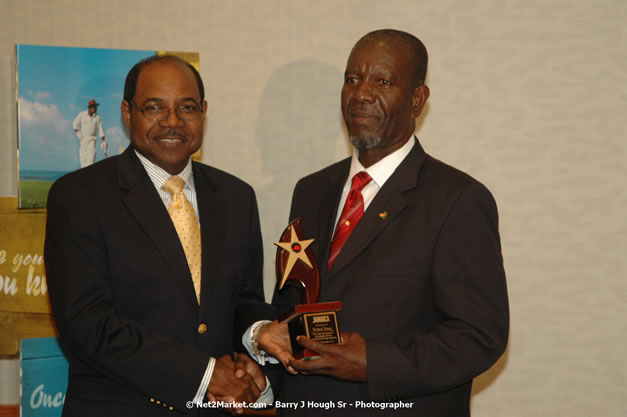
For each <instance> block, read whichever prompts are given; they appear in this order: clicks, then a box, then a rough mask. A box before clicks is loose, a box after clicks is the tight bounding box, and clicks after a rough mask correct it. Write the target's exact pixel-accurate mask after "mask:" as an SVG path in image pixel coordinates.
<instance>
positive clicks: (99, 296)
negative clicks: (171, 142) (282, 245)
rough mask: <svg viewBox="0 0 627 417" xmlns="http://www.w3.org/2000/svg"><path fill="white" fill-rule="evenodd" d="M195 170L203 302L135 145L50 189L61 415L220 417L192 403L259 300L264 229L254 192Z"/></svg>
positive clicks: (223, 176)
mask: <svg viewBox="0 0 627 417" xmlns="http://www.w3.org/2000/svg"><path fill="white" fill-rule="evenodd" d="M193 175H194V182H195V187H196V191H197V200H198V210H199V217H200V219H199V220H200V224H201V234H202V289H201V292H202V294H201V300H200V306H199V305H198V302H197V301H196V296H195V293H194V288H193V284H192V280H191V275H190V272H189V268H188V266H187V261H186V258H185V254H184V252H183V248H182V246H181V244H180V242H179V239H178V235H177V234H176V230H175V228H174V226H173V224H172V222H171V220H170V217H169V215H168V212H167V209H166V207H165V206H164V204H163V202H162V201H161V199H160V197H159V195H158V193H157V191H156V190H155V187H154V185H153V183H152V182H151V180H150V178H149V177H148V174H147V173H146V171H145V169H144V168H143V166H142V165H141V162H140V161H139V159H138V158H137V156H136V155H135V153H134V151H133V148H132V146H131V147H129V149H127V151H126V152H125V153H124V154H122V155H120V156H117V157H112V158H108V159H106V160H104V161H102V162H99V163H97V164H95V165H92V166H90V167H88V168H86V169H81V170H78V171H75V172H72V173H70V174H68V175H66V176H64V177H63V178H61V179H59V180H58V181H57V182H55V184H54V185H53V186H52V188H51V190H50V193H49V197H48V222H47V227H46V241H45V251H44V254H45V261H46V268H47V279H48V285H49V293H50V301H51V305H52V311H53V314H54V317H55V320H56V323H57V326H58V329H59V333H60V336H61V339H62V342H63V343H64V344H65V346H66V347H67V349H68V350H69V352H70V355H69V361H70V375H69V387H68V392H67V398H66V401H65V410H64V416H92V417H93V416H99V415H103V416H104V415H106V416H127V415H128V416H140V415H159V414H161V413H163V414H166V415H170V416H171V415H173V414H177V413H178V412H183V413H191V414H192V415H195V414H199V413H200V415H211V414H213V413H218V412H216V411H214V410H210V409H209V410H203V411H202V412H199V410H198V409H194V410H189V409H188V408H187V407H186V402H187V401H190V400H192V398H193V397H194V395H195V394H196V391H197V389H198V387H199V384H200V381H201V379H202V376H203V374H204V372H205V370H206V365H207V362H208V360H209V357H210V356H214V357H216V358H219V357H221V356H223V355H225V354H231V353H232V352H233V350H234V338H237V337H241V333H240V334H239V335H236V334H234V333H235V331H234V326H235V315H236V310H239V309H245V307H246V306H247V305H256V304H263V287H262V263H263V257H262V244H261V234H260V229H259V218H258V212H257V203H256V199H255V195H254V191H253V190H252V188H251V187H250V186H249V185H247V184H245V183H244V182H242V181H240V180H239V179H237V178H235V177H233V176H231V175H229V174H227V173H225V172H222V171H219V170H217V169H215V168H212V167H209V166H206V165H202V164H199V163H195V162H194V163H193ZM247 324H248V323H246V324H243V325H241V327H243V328H245V327H246V325H247ZM203 326H206V331H203V329H202V327H203ZM170 407H172V408H173V409H174V410H173V411H174V412H173V413H172V412H171V411H170ZM219 414H220V415H222V414H221V413H219Z"/></svg>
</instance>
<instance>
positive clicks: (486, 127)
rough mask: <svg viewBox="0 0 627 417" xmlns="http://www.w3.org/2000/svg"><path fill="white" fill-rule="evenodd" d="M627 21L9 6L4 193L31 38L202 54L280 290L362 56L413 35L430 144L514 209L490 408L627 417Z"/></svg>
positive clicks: (399, 6) (222, 157) (619, 16)
mask: <svg viewBox="0 0 627 417" xmlns="http://www.w3.org/2000/svg"><path fill="white" fill-rule="evenodd" d="M626 21H627V3H626V2H625V1H623V0H616V1H611V0H596V1H593V0H579V1H565V0H553V1H550V0H548V1H547V0H528V1H517V0H513V1H509V0H508V1H503V0H477V1H452V0H424V1H416V0H402V1H395V0H388V1H373V0H361V1H337V0H333V1H332V0H321V1H268V0H260V1H256V2H253V1H244V0H236V1H206V0H188V1H185V2H177V1H154V0H153V1H143V0H141V1H135V2H129V1H120V0H115V1H99V2H86V1H77V0H56V1H54V2H53V1H50V2H43V1H28V0H20V1H12V0H9V1H7V0H4V1H2V13H0V27H1V28H2V30H1V34H0V58H2V60H0V80H1V83H0V84H1V85H0V92H2V94H3V96H2V97H1V98H0V104H1V105H2V107H0V121H3V125H2V127H1V128H0V132H2V133H1V134H2V137H0V152H2V155H0V164H1V165H0V178H1V179H0V195H1V194H11V193H14V192H15V186H14V185H12V184H13V182H14V179H15V175H14V169H15V168H14V167H15V162H14V153H13V149H14V143H15V139H14V136H13V135H14V131H15V126H14V122H13V121H14V115H12V114H11V113H10V111H11V110H12V109H13V107H12V106H13V105H12V103H13V102H12V100H14V95H12V96H11V95H10V94H9V96H8V99H5V94H6V91H10V88H9V87H8V86H7V83H8V82H10V77H9V74H8V73H7V71H8V70H7V68H9V69H10V64H9V60H12V59H13V56H14V47H15V44H16V43H31V44H45V45H63V46H85V47H102V48H128V49H166V50H190V51H198V52H200V63H201V73H202V75H203V78H204V80H205V83H206V90H207V95H208V100H209V123H208V127H207V129H206V136H205V145H204V148H203V158H202V159H203V160H204V161H205V162H207V163H210V164H213V165H216V166H218V167H220V168H223V169H226V170H228V171H231V172H233V173H235V174H237V175H239V176H241V177H242V178H244V179H245V180H247V181H248V182H250V183H251V184H252V185H253V186H254V187H255V189H256V190H257V194H258V199H259V203H260V210H261V216H262V227H263V233H264V245H265V247H266V264H267V267H266V275H267V276H266V280H267V286H266V288H267V289H270V288H271V286H272V281H273V274H272V264H273V253H274V248H273V245H272V242H273V241H274V240H276V238H277V237H278V236H279V233H280V231H281V229H282V228H283V227H284V226H285V223H286V221H287V214H288V209H289V201H290V196H291V190H292V187H293V185H294V182H295V180H296V179H297V178H298V177H301V176H302V175H304V174H306V173H309V172H311V171H313V170H316V169H318V168H321V167H322V166H324V165H326V164H328V163H330V162H332V161H335V160H337V159H340V158H341V157H344V156H346V155H348V152H349V151H348V146H347V144H346V141H345V139H344V132H343V128H342V122H341V117H340V112H339V89H340V85H341V78H342V72H343V69H344V64H345V61H346V58H347V55H348V52H349V50H350V48H351V46H352V44H353V43H354V42H355V40H356V39H357V38H358V37H359V36H361V35H362V34H364V33H365V32H367V31H369V30H372V29H376V28H382V27H394V28H399V29H403V30H407V31H410V32H412V33H414V34H416V35H417V36H419V37H420V38H421V39H422V40H423V41H424V42H425V44H426V45H427V48H428V49H429V52H430V57H431V62H430V69H429V77H428V84H429V85H430V87H431V93H432V94H431V99H430V102H429V105H428V108H427V112H426V115H425V117H424V122H423V123H422V126H421V127H420V129H419V131H418V135H419V136H420V138H421V140H422V143H423V145H424V147H425V148H426V150H427V151H428V152H430V153H431V154H432V155H434V156H436V157H437V158H440V159H442V160H444V161H446V162H448V163H451V164H453V165H455V166H457V167H459V168H461V169H463V170H465V171H467V172H469V173H470V174H471V175H473V176H475V177H476V178H478V179H479V180H481V181H483V182H484V183H485V184H486V185H487V186H488V187H489V188H490V189H491V190H492V192H493V193H494V195H495V197H496V199H497V202H498V203H499V209H500V215H501V233H502V240H503V252H504V256H505V262H506V270H507V273H508V285H509V292H510V299H511V316H512V324H511V339H510V345H509V348H508V351H507V353H506V355H505V356H504V358H503V359H502V360H501V361H499V363H498V364H497V365H496V366H495V367H494V368H493V369H492V370H491V371H489V372H488V373H487V374H485V375H483V376H481V377H479V378H478V380H477V382H476V385H475V395H474V397H473V402H472V408H473V414H474V415H476V416H485V417H503V416H508V417H517V416H524V417H535V416H538V417H540V416H560V417H561V416H563V417H584V416H604V417H619V416H625V415H627V403H626V400H625V397H626V396H625V393H626V392H627V382H626V379H627V360H626V359H625V356H624V355H625V346H626V345H627V319H626V317H627V303H626V302H625V299H626V298H627V284H626V268H625V266H626V261H625V253H626V252H627V245H626V240H627V216H626V211H627V210H626V206H627V192H626V191H625V182H626V181H625V178H627V163H626V162H625V160H626V158H627V151H626V146H627V145H626V144H625V143H626V142H625V139H626V137H625V131H626V130H627V129H626V128H627V123H626V122H625V119H626V117H625V113H626V110H627V91H626V87H625V86H626V85H627V55H626V53H625V51H626V50H627V25H625V22H626ZM7 102H8V103H9V106H8V107H7ZM7 108H8V110H7ZM7 120H8V121H10V122H12V123H13V125H11V124H9V125H6V124H5V123H6V121H7ZM5 132H8V133H5ZM6 135H8V136H6ZM9 176H11V177H10V178H9ZM0 239H1V237H0ZM2 369H5V368H4V367H3V368H2ZM3 372H5V371H3ZM3 383H4V382H3ZM2 392H7V390H6V387H3V388H2V389H0V399H1V395H2ZM4 395H5V397H6V395H7V394H4ZM9 395H10V394H9Z"/></svg>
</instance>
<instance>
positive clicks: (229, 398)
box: [207, 353, 266, 415]
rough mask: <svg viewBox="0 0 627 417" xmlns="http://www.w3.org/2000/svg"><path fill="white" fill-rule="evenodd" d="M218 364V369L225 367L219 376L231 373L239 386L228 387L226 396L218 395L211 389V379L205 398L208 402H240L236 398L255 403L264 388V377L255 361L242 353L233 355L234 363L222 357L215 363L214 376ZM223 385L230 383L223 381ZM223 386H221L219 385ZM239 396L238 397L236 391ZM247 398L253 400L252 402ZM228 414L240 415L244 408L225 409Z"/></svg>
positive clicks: (226, 357)
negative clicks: (224, 370) (238, 381)
mask: <svg viewBox="0 0 627 417" xmlns="http://www.w3.org/2000/svg"><path fill="white" fill-rule="evenodd" d="M218 363H219V365H220V367H223V366H224V367H225V368H226V372H225V373H221V375H229V373H233V375H235V378H238V379H240V382H241V383H239V384H236V385H235V386H232V387H230V388H229V389H228V390H227V392H226V394H224V395H220V394H219V393H218V391H217V390H216V389H215V388H212V387H211V384H213V382H214V377H213V376H212V378H211V383H210V384H209V389H208V390H207V398H208V399H209V401H216V400H219V401H224V402H227V403H228V402H241V401H242V400H238V399H237V398H243V397H245V398H247V400H246V401H247V402H255V400H256V399H257V398H258V397H259V394H260V393H261V392H262V391H263V390H264V389H265V388H266V377H265V376H264V375H263V372H261V369H259V365H257V363H256V362H255V361H253V360H252V359H251V358H250V357H249V356H248V355H246V354H243V353H235V361H233V360H232V359H231V357H230V356H229V355H226V356H223V357H222V358H220V359H219V360H217V361H216V367H215V368H214V371H213V372H214V375H215V372H216V370H217V368H218ZM251 379H252V383H251ZM225 383H227V384H228V383H230V382H229V381H225ZM220 386H223V384H220ZM238 390H240V392H239V396H238V392H236V391H238ZM249 398H254V399H253V400H252V401H251V400H250V399H249ZM226 411H228V412H229V413H231V414H232V415H240V414H242V413H243V412H244V408H230V409H227V410H226Z"/></svg>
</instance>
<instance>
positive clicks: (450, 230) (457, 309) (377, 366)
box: [367, 184, 509, 400]
mask: <svg viewBox="0 0 627 417" xmlns="http://www.w3.org/2000/svg"><path fill="white" fill-rule="evenodd" d="M431 274H432V294H433V300H434V304H435V307H436V309H437V314H438V319H437V321H436V323H435V325H433V326H432V328H431V329H430V330H429V331H427V332H421V333H416V334H410V335H408V336H407V337H403V338H398V339H397V340H368V341H367V362H368V386H369V391H370V395H371V398H372V399H374V400H377V399H379V400H380V399H389V398H399V397H401V398H408V397H415V396H418V395H426V394H431V393H436V392H441V391H446V390H449V389H452V388H454V387H457V386H460V385H462V384H465V383H468V382H469V381H471V380H472V378H473V377H475V376H477V375H478V374H480V373H481V372H483V371H485V370H486V369H488V368H489V367H490V366H491V365H492V364H493V363H494V362H496V360H497V359H498V358H499V357H500V355H501V354H502V353H503V352H504V350H505V347H506V344H507V337H508V331H509V310H508V300H507V289H506V283H505V272H504V269H503V260H502V255H501V246H500V239H499V232H498V214H497V209H496V203H495V202H494V199H493V198H492V196H491V194H490V192H489V191H488V190H487V189H486V188H485V187H483V186H482V185H481V184H473V185H471V186H470V187H468V188H467V189H466V190H464V191H463V192H462V193H461V194H460V196H459V198H458V199H457V201H456V202H455V204H454V205H453V206H452V209H451V210H450V212H449V214H448V216H447V217H446V220H445V222H444V224H443V225H442V228H441V231H440V234H439V236H438V238H437V243H436V246H435V248H434V252H433V263H432V269H431Z"/></svg>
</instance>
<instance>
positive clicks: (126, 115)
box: [120, 100, 131, 129]
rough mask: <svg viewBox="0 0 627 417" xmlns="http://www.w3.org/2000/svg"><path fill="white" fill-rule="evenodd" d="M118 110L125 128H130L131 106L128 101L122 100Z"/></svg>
mask: <svg viewBox="0 0 627 417" xmlns="http://www.w3.org/2000/svg"><path fill="white" fill-rule="evenodd" d="M120 110H121V112H122V120H124V124H125V125H126V127H127V128H129V129H130V128H131V105H130V104H129V102H128V101H126V100H122V104H121V105H120Z"/></svg>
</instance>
